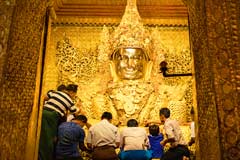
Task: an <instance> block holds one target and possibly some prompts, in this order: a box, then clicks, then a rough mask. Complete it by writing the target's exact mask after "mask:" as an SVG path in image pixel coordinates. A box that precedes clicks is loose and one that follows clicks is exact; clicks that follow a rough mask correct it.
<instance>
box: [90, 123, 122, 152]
mask: <svg viewBox="0 0 240 160" xmlns="http://www.w3.org/2000/svg"><path fill="white" fill-rule="evenodd" d="M87 142H88V143H91V144H92V145H93V147H100V146H105V145H108V146H113V147H116V142H119V134H118V128H117V127H116V126H114V125H112V124H111V123H109V122H108V121H107V120H102V121H100V122H99V123H97V124H95V125H93V126H92V127H91V128H90V129H89V134H88V136H87Z"/></svg>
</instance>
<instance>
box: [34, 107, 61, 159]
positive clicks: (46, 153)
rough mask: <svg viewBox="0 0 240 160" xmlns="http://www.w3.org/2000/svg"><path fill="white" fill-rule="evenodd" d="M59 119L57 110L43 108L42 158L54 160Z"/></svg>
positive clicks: (39, 157)
mask: <svg viewBox="0 0 240 160" xmlns="http://www.w3.org/2000/svg"><path fill="white" fill-rule="evenodd" d="M59 119H60V116H59V114H58V113H57V112H55V111H48V110H45V109H43V114H42V127H41V134H40V140H39V155H38V159H40V160H53V158H54V140H55V138H56V136H57V129H58V123H59Z"/></svg>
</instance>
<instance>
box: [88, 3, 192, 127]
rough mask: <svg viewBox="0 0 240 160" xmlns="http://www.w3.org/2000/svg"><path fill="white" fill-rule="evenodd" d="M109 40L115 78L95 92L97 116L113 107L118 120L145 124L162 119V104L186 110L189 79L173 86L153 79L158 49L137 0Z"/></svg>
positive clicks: (118, 121)
mask: <svg viewBox="0 0 240 160" xmlns="http://www.w3.org/2000/svg"><path fill="white" fill-rule="evenodd" d="M109 44H110V45H109V46H110V49H109V53H108V57H109V60H110V61H109V63H110V71H111V76H112V80H111V81H109V82H108V84H107V87H103V88H104V90H103V91H100V92H99V93H97V94H96V95H94V96H93V99H92V108H91V109H92V110H93V111H94V115H93V117H94V118H96V119H97V118H98V117H100V115H101V113H102V112H104V111H110V112H111V113H112V114H113V123H114V124H118V125H126V123H127V121H128V120H129V119H132V118H134V119H136V120H138V122H139V124H140V125H144V121H145V120H149V119H159V117H158V114H159V109H160V108H161V107H169V108H170V109H174V110H176V108H178V109H179V110H182V111H183V108H184V107H185V106H184V104H185V102H184V99H183V98H182V97H183V95H184V92H185V90H186V86H187V85H186V83H185V82H184V83H182V84H180V85H179V84H178V85H173V86H170V85H164V84H163V82H158V84H157V85H153V83H151V80H150V77H151V71H152V67H153V61H154V55H153V53H155V52H154V50H153V47H152V40H151V37H150V34H149V32H148V31H147V30H146V29H145V28H144V26H143V24H142V22H141V18H140V16H139V13H138V11H137V7H136V0H128V1H127V6H126V9H125V13H124V15H123V18H122V20H121V23H120V25H119V26H118V27H117V28H116V29H115V31H114V32H113V34H112V37H110V38H109ZM156 86H157V87H156ZM156 88H157V89H156ZM176 93H177V95H176ZM177 106H181V107H177ZM185 108H186V107H185ZM178 109H177V110H178ZM177 110H176V111H177ZM175 115H178V114H175Z"/></svg>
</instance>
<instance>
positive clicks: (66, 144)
mask: <svg viewBox="0 0 240 160" xmlns="http://www.w3.org/2000/svg"><path fill="white" fill-rule="evenodd" d="M85 125H86V126H87V127H90V126H91V125H90V124H89V123H87V117H86V116H84V115H78V116H76V117H75V118H74V119H73V120H72V121H71V122H64V123H62V124H61V125H60V126H59V127H58V142H57V145H56V159H57V160H83V159H82V157H81V155H80V152H79V148H80V149H81V150H82V151H87V150H88V149H87V148H86V147H85V145H84V138H85V132H84V130H83V128H82V127H84V126H85Z"/></svg>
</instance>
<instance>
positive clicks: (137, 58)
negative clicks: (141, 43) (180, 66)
mask: <svg viewBox="0 0 240 160" xmlns="http://www.w3.org/2000/svg"><path fill="white" fill-rule="evenodd" d="M112 60H113V62H114V64H115V69H116V74H117V76H118V78H120V79H127V80H135V79H141V78H143V77H144V74H145V66H146V63H147V61H148V58H147V57H146V55H145V53H144V52H143V50H142V49H140V48H121V49H119V50H118V51H117V52H116V53H115V54H114V55H113V57H112Z"/></svg>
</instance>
